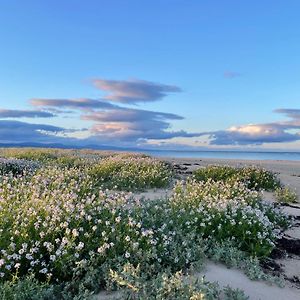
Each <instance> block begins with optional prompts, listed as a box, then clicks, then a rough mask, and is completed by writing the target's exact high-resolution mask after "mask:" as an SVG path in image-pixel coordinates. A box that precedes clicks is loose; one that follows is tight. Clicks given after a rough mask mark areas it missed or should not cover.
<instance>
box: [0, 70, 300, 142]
mask: <svg viewBox="0 0 300 300" xmlns="http://www.w3.org/2000/svg"><path fill="white" fill-rule="evenodd" d="M225 75H226V76H227V77H228V78H233V77H236V76H239V74H238V73H235V72H227V74H224V76H225ZM93 85H94V86H95V87H96V88H98V89H101V90H102V91H104V92H106V93H107V94H106V95H105V96H104V97H103V98H99V99H90V98H77V99H60V98H57V99H45V98H33V99H31V100H30V101H29V103H30V105H31V106H32V107H33V108H35V110H10V109H0V119H9V118H45V119H46V118H52V117H56V116H57V115H60V114H64V113H68V114H70V116H69V117H70V118H72V117H73V118H74V119H75V122H76V121H77V122H78V121H79V120H78V118H80V122H81V123H82V122H88V123H89V124H90V125H89V126H90V127H89V128H87V129H85V128H84V129H77V130H70V129H66V128H62V127H58V126H52V125H46V124H30V123H25V122H20V121H12V120H0V126H1V128H0V142H16V143H17V142H45V143H57V142H59V143H68V144H69V145H70V144H71V145H77V146H78V145H88V144H90V143H97V144H106V145H117V146H133V147H134V146H137V145H143V146H144V147H145V146H147V145H150V144H151V143H153V141H157V142H158V141H159V144H164V145H168V144H169V145H173V143H174V140H172V139H174V138H194V139H193V140H195V138H197V137H202V139H204V138H205V139H206V140H205V142H206V143H207V144H208V145H211V146H245V145H262V144H271V143H286V142H294V141H299V140H300V109H291V108H278V109H276V110H274V112H275V113H278V114H281V115H282V116H284V117H285V118H286V120H281V121H278V122H272V123H261V124H242V125H235V126H231V127H230V128H228V129H225V130H217V131H211V132H202V131H199V132H187V131H185V130H172V122H173V121H180V120H183V119H184V117H183V116H181V115H178V114H174V113H171V112H160V111H152V110H144V109H137V108H132V106H131V107H130V106H129V107H128V105H132V104H137V103H140V102H154V101H158V100H162V99H163V98H164V97H166V96H167V95H169V94H170V93H178V92H181V89H180V88H179V87H177V86H172V85H166V84H161V83H154V82H150V81H144V80H105V79H94V80H93ZM54 113H55V114H54ZM78 116H79V117H78ZM199 125H200V124H199ZM81 131H84V134H83V135H80V136H81V138H79V135H77V138H76V137H74V136H76V134H79V132H81ZM71 133H72V134H71ZM175 140H176V139H175ZM196 145H197V141H196V140H195V146H196Z"/></svg>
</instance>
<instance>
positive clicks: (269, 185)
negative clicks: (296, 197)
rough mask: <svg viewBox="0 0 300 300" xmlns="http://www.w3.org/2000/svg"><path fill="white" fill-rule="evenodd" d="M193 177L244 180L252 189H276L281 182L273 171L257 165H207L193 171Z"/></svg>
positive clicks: (204, 179)
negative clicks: (237, 166) (238, 166)
mask: <svg viewBox="0 0 300 300" xmlns="http://www.w3.org/2000/svg"><path fill="white" fill-rule="evenodd" d="M193 178H194V179H196V180H198V181H207V180H209V179H211V180H214V181H229V182H235V181H237V180H238V181H242V182H244V183H245V184H246V185H247V187H248V188H250V189H256V190H260V189H265V190H274V189H275V188H277V187H279V186H280V182H279V180H278V179H277V177H276V174H274V173H273V172H271V171H269V170H266V169H263V168H258V167H256V166H250V167H241V168H234V167H231V166H214V165H211V166H207V167H205V168H199V169H197V170H195V171H194V172H193Z"/></svg>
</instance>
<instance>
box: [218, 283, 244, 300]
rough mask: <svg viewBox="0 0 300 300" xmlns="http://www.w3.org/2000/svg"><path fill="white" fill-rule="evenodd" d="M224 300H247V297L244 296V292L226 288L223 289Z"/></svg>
mask: <svg viewBox="0 0 300 300" xmlns="http://www.w3.org/2000/svg"><path fill="white" fill-rule="evenodd" d="M223 292H224V300H248V299H249V297H248V296H246V295H245V293H244V291H242V290H240V289H233V288H231V287H230V286H226V287H225V288H224V289H223Z"/></svg>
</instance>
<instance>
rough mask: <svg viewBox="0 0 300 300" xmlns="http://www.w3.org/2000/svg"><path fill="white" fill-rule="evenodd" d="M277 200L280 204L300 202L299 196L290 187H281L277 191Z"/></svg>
mask: <svg viewBox="0 0 300 300" xmlns="http://www.w3.org/2000/svg"><path fill="white" fill-rule="evenodd" d="M275 198H276V200H277V201H278V202H283V203H295V202H297V200H298V195H297V193H296V191H292V190H291V189H290V188H289V187H280V188H277V189H276V190H275Z"/></svg>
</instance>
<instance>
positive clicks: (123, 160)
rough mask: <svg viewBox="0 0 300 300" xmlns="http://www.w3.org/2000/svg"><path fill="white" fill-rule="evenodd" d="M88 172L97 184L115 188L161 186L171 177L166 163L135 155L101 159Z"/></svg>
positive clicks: (131, 188) (128, 188)
mask: <svg viewBox="0 0 300 300" xmlns="http://www.w3.org/2000/svg"><path fill="white" fill-rule="evenodd" d="M89 174H90V175H91V176H92V177H93V179H94V181H97V182H98V185H99V186H101V187H103V188H109V189H117V190H142V189H146V188H162V187H166V186H167V185H168V184H169V183H170V181H171V179H172V171H171V169H170V167H169V166H168V165H167V164H166V163H164V162H162V161H159V160H156V159H153V158H150V157H141V156H137V155H136V156H129V155H127V156H126V155H125V156H124V155H116V156H113V157H109V158H106V159H103V160H102V161H100V163H99V164H97V165H95V166H94V167H93V168H92V169H91V170H90V171H89Z"/></svg>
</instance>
